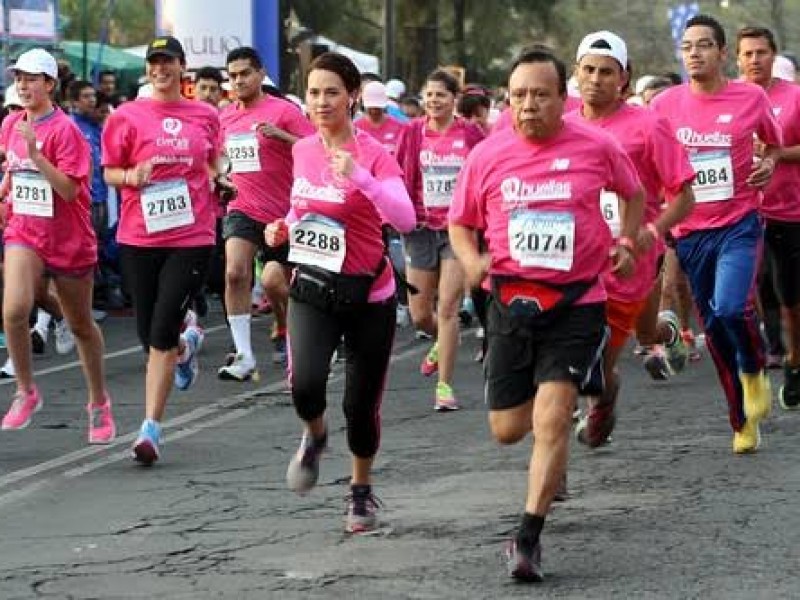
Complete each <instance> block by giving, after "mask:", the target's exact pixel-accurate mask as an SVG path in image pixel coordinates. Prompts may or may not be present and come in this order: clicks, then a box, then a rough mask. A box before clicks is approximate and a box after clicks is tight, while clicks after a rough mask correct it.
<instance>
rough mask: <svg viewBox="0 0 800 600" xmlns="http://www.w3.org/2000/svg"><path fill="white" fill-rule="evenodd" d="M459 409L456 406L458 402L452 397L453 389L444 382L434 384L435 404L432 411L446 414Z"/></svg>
mask: <svg viewBox="0 0 800 600" xmlns="http://www.w3.org/2000/svg"><path fill="white" fill-rule="evenodd" d="M459 408H461V407H460V406H459V405H458V401H457V400H456V397H455V396H454V395H453V388H452V387H451V386H450V385H448V384H446V383H445V382H444V381H440V382H439V383H437V384H436V402H435V404H434V405H433V410H435V411H438V412H446V411H452V410H458V409H459Z"/></svg>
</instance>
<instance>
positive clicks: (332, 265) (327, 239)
mask: <svg viewBox="0 0 800 600" xmlns="http://www.w3.org/2000/svg"><path fill="white" fill-rule="evenodd" d="M344 233H345V231H344V226H343V225H342V224H341V223H339V222H338V221H335V220H334V219H329V218H328V217H323V216H322V215H315V214H307V215H305V216H304V217H303V218H302V219H300V221H298V222H297V223H295V224H293V225H292V226H291V227H290V228H289V262H292V263H297V264H303V265H311V266H314V267H321V268H323V269H326V270H328V271H331V272H332V273H340V272H341V270H342V265H343V264H344V257H345V254H347V243H346V241H345V235H344Z"/></svg>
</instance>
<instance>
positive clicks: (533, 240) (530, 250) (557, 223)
mask: <svg viewBox="0 0 800 600" xmlns="http://www.w3.org/2000/svg"><path fill="white" fill-rule="evenodd" d="M508 245H509V251H510V253H511V258H512V259H514V260H515V261H517V262H518V263H519V264H520V266H523V267H541V268H545V269H553V270H555V271H569V270H570V269H572V261H573V258H574V252H575V217H573V216H572V214H570V213H564V212H542V211H534V210H522V211H517V212H515V213H513V214H512V215H511V218H510V219H509V221H508Z"/></svg>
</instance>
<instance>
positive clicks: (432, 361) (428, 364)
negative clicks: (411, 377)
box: [419, 343, 439, 377]
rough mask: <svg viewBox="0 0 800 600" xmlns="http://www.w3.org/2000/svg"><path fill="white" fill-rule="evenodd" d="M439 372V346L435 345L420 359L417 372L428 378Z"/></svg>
mask: <svg viewBox="0 0 800 600" xmlns="http://www.w3.org/2000/svg"><path fill="white" fill-rule="evenodd" d="M438 370H439V344H438V343H435V344H434V345H433V346H431V349H430V350H428V353H427V354H426V355H425V358H423V359H422V364H421V365H420V366H419V372H420V373H422V374H423V375H425V377H430V376H431V375H433V374H434V373H436V371H438Z"/></svg>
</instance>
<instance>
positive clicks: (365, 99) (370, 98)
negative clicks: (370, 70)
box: [361, 81, 389, 108]
mask: <svg viewBox="0 0 800 600" xmlns="http://www.w3.org/2000/svg"><path fill="white" fill-rule="evenodd" d="M361 104H363V105H364V108H386V105H387V104H389V96H387V95H386V86H385V85H383V84H382V83H381V82H380V81H370V82H369V83H367V85H365V86H364V89H363V90H362V91H361Z"/></svg>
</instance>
